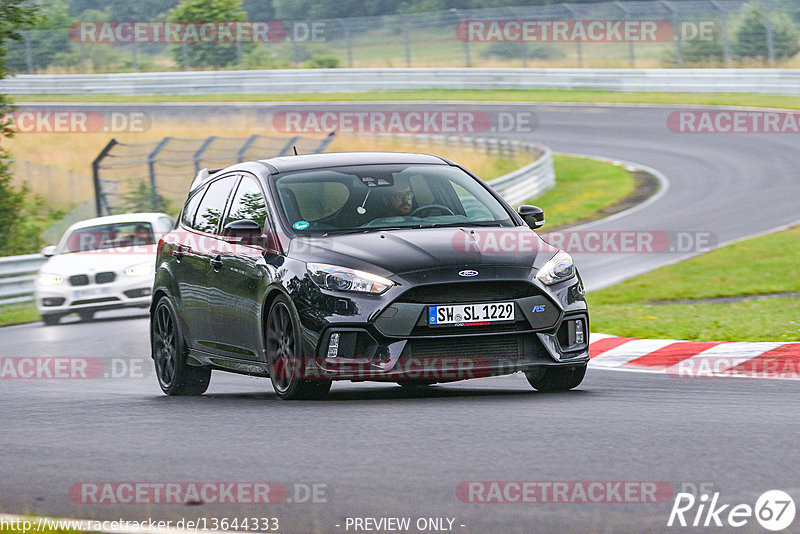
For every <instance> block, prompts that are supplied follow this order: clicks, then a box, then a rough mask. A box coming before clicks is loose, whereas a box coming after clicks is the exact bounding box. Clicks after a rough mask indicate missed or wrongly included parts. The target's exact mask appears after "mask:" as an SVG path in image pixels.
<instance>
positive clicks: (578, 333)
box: [575, 319, 585, 345]
mask: <svg viewBox="0 0 800 534" xmlns="http://www.w3.org/2000/svg"><path fill="white" fill-rule="evenodd" d="M584 340H585V337H584V333H583V320H581V319H578V320H577V321H575V344H576V345H583V343H584Z"/></svg>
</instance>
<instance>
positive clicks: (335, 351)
mask: <svg viewBox="0 0 800 534" xmlns="http://www.w3.org/2000/svg"><path fill="white" fill-rule="evenodd" d="M338 355H339V333H338V332H336V333H333V334H331V339H330V341H328V358H335V357H337V356H338Z"/></svg>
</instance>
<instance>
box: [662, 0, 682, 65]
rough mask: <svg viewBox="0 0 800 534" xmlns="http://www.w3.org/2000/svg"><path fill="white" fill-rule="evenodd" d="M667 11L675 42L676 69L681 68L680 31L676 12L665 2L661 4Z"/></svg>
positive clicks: (664, 0) (665, 0)
mask: <svg viewBox="0 0 800 534" xmlns="http://www.w3.org/2000/svg"><path fill="white" fill-rule="evenodd" d="M661 3H662V4H663V5H664V7H665V8H667V11H669V15H670V19H671V20H672V32H673V35H672V40H673V41H674V42H675V63H676V64H677V66H678V67H683V50H681V29H680V27H679V26H680V25H679V24H678V10H677V9H675V8H674V7H672V5H671V4H670V3H669V2H667V0H662V2H661Z"/></svg>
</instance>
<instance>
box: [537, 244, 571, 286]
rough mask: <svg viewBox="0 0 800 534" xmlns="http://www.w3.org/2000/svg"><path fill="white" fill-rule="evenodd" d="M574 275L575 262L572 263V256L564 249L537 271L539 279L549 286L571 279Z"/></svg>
mask: <svg viewBox="0 0 800 534" xmlns="http://www.w3.org/2000/svg"><path fill="white" fill-rule="evenodd" d="M573 276H575V264H574V263H572V256H570V255H569V254H567V253H566V252H564V251H563V250H561V251H559V252H557V253H556V255H555V256H553V257H552V258H550V261H548V262H547V263H545V264H544V266H543V267H542V268H541V269H540V270H539V272H538V273H536V278H537V280H539V281H540V282H542V283H543V284H545V285H548V286H549V285H552V284H556V283H558V282H563V281H564V280H569V279H570V278H572V277H573Z"/></svg>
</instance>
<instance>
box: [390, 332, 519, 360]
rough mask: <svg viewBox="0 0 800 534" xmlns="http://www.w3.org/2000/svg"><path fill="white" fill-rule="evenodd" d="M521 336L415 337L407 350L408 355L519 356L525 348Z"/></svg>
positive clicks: (496, 358)
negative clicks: (522, 348)
mask: <svg viewBox="0 0 800 534" xmlns="http://www.w3.org/2000/svg"><path fill="white" fill-rule="evenodd" d="M521 341H522V340H521V336H518V335H507V336H475V337H472V336H461V337H451V338H429V339H412V340H410V341H409V342H408V343H407V344H406V348H405V349H404V350H403V354H402V356H403V357H406V358H417V359H425V358H442V357H447V358H458V359H471V360H486V361H487V362H497V361H507V360H516V359H517V358H519V356H520V352H521V347H520V344H521Z"/></svg>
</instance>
